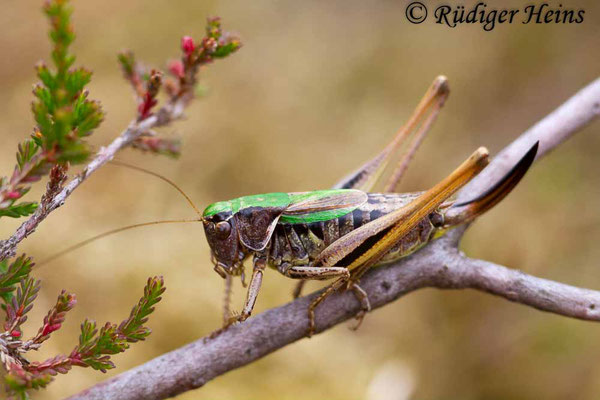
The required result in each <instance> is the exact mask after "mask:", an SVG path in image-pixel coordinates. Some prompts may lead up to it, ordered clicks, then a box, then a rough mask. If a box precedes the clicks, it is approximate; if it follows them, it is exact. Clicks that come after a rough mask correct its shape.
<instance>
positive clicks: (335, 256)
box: [45, 76, 538, 336]
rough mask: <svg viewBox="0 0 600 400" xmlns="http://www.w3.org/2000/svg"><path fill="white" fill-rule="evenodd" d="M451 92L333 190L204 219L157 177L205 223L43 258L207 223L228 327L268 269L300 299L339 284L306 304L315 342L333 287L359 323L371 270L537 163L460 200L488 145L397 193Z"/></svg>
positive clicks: (227, 205) (233, 208) (262, 200)
mask: <svg viewBox="0 0 600 400" xmlns="http://www.w3.org/2000/svg"><path fill="white" fill-rule="evenodd" d="M447 96H448V84H447V80H446V78H445V77H442V76H440V77H438V78H436V79H435V80H434V82H433V84H432V85H431V86H430V88H429V89H428V90H427V92H426V94H425V96H424V97H423V99H422V100H421V102H420V103H419V104H418V106H417V108H416V109H415V111H414V112H413V114H412V116H411V117H410V119H409V121H408V122H407V123H406V124H405V125H404V126H403V127H402V128H401V129H400V130H399V131H398V133H397V134H396V135H395V137H394V138H393V140H392V141H391V142H390V143H389V144H388V145H387V146H386V147H385V148H384V149H383V150H382V151H381V152H380V153H379V154H377V155H376V156H375V157H374V158H372V159H371V160H369V161H368V162H366V163H365V164H363V165H362V166H361V167H360V168H359V169H358V170H356V171H355V172H354V173H352V174H350V175H349V176H347V177H346V178H344V179H342V180H341V181H340V182H339V183H338V184H336V185H335V186H334V187H333V188H332V189H329V190H317V191H312V192H298V193H267V194H259V195H251V196H244V197H239V198H237V199H233V200H228V201H221V202H217V203H213V204H211V205H209V206H208V207H207V208H206V209H205V210H204V212H203V213H200V212H199V210H198V208H197V207H196V206H195V205H194V204H193V202H192V201H191V199H190V198H189V197H188V196H187V195H186V194H185V193H184V192H183V191H182V190H181V189H180V188H178V187H177V186H176V185H175V184H174V183H173V182H171V181H170V180H168V179H166V178H164V177H162V176H160V175H158V174H156V173H152V172H150V173H151V174H152V175H154V176H158V177H159V178H161V179H163V180H165V181H166V182H167V183H169V184H171V185H172V186H174V187H175V188H176V189H177V190H178V191H179V192H180V193H181V194H182V195H183V196H184V197H185V198H186V200H187V201H188V202H189V203H190V204H191V205H192V207H193V208H194V209H195V211H196V212H197V213H198V216H199V218H198V219H195V220H174V221H156V222H150V223H144V224H136V225H133V226H129V227H124V228H119V229H116V230H113V231H110V232H106V233H103V234H101V235H98V236H95V237H93V238H91V239H88V240H86V241H84V242H81V243H78V244H76V245H75V246H71V247H70V248H68V249H66V250H65V251H62V252H60V253H58V254H56V255H55V256H52V257H50V258H49V259H48V260H46V261H45V262H47V261H49V260H50V259H54V258H56V257H57V256H60V255H62V254H64V253H65V252H68V251H71V250H73V249H75V248H78V247H81V246H82V245H84V244H87V243H89V242H90V241H92V240H96V239H98V238H100V237H103V236H106V235H108V234H111V233H115V232H119V231H122V230H125V229H129V228H132V227H138V226H144V225H150V224H157V223H173V222H197V221H201V222H202V223H203V226H204V230H205V233H206V238H207V241H208V244H209V246H210V249H211V258H212V261H213V264H214V269H215V271H216V272H217V273H218V274H219V275H220V276H221V277H223V278H224V279H225V280H226V293H225V305H224V328H226V327H228V326H229V325H231V324H233V323H235V322H241V321H244V320H245V319H247V318H248V317H249V316H250V315H251V313H252V310H253V308H254V304H255V302H256V299H257V296H258V293H259V291H260V287H261V283H262V278H263V274H264V271H265V269H266V268H267V267H269V268H271V269H275V270H277V271H279V272H280V273H281V274H283V275H284V276H286V277H288V278H292V279H297V280H299V284H298V286H297V287H296V290H295V291H294V297H298V296H299V295H300V293H301V289H302V285H303V284H304V283H305V282H306V281H307V280H329V279H331V280H333V283H331V284H330V285H329V286H327V287H326V288H325V289H324V290H323V291H322V292H321V293H320V295H319V296H318V297H317V298H316V299H315V300H314V301H313V302H312V303H311V304H310V306H309V308H308V321H309V322H308V327H307V335H308V336H312V334H313V333H314V329H315V322H314V310H315V308H316V307H317V306H318V305H319V304H320V303H321V302H323V301H324V300H325V299H326V298H327V296H329V295H330V294H332V293H333V292H335V291H336V290H352V291H353V292H354V294H355V295H356V297H357V299H358V300H359V301H360V304H361V311H360V313H359V314H358V315H357V320H358V323H357V325H356V327H358V326H359V325H360V323H361V322H362V319H363V317H364V315H365V313H367V312H368V311H370V308H371V307H370V304H369V299H368V296H367V294H366V293H365V291H364V290H363V289H362V288H361V287H360V278H361V277H362V276H363V274H364V273H365V272H367V271H368V270H369V269H370V268H372V267H375V266H379V265H383V264H386V263H390V262H393V261H397V260H399V259H400V258H402V257H406V256H408V255H410V254H412V253H414V252H415V251H416V250H418V249H419V248H421V247H423V246H424V245H426V244H427V243H429V242H430V241H431V240H434V239H436V238H438V237H440V236H442V235H443V234H444V233H445V232H447V231H448V230H449V229H451V228H453V227H456V226H459V225H462V224H464V223H467V222H469V221H471V220H473V219H474V218H476V217H478V216H479V215H481V214H483V213H484V212H485V211H487V210H489V209H490V208H492V207H493V206H494V205H495V204H497V203H498V202H499V201H501V200H502V199H503V198H504V197H505V196H506V195H507V194H508V193H510V191H511V190H512V189H513V188H514V187H515V186H516V185H517V183H518V182H519V181H520V179H521V178H522V177H523V176H524V175H525V173H526V172H527V170H528V169H529V167H530V166H531V164H532V162H533V160H534V159H535V156H536V152H537V145H538V144H537V143H536V144H535V145H534V146H533V147H532V148H531V149H530V150H529V151H528V152H527V153H526V154H525V155H524V156H523V157H522V159H521V160H520V161H519V162H518V163H517V164H516V165H515V166H514V167H513V168H512V169H511V171H509V172H508V173H507V174H506V175H505V176H504V177H503V178H502V179H501V180H500V181H499V182H497V183H496V184H495V185H494V186H492V187H491V188H490V189H489V190H488V191H487V192H485V193H483V194H481V195H480V196H478V197H476V198H475V199H473V200H471V201H468V202H463V203H460V204H457V203H456V202H455V201H453V200H451V197H452V196H453V195H454V194H455V193H456V192H457V191H458V190H459V189H460V188H461V187H463V186H464V185H465V184H466V183H467V182H469V181H470V180H471V179H472V178H473V177H474V176H476V175H477V174H478V173H479V172H480V171H481V170H482V169H483V168H485V166H486V165H487V163H488V151H487V150H486V149H485V148H483V147H481V148H479V149H477V150H476V151H475V152H474V153H473V154H472V155H471V156H470V157H469V158H467V159H466V160H465V161H464V162H463V163H462V164H461V165H460V166H459V167H458V168H456V169H455V170H454V171H453V172H452V173H451V174H450V175H448V176H447V177H446V178H444V179H443V180H442V181H440V182H439V183H438V184H436V185H435V186H433V187H432V188H431V189H429V190H427V191H425V192H416V193H397V192H395V190H396V187H397V185H398V183H399V181H400V179H401V177H402V175H403V173H404V171H405V170H406V168H407V166H408V163H409V161H410V159H411V158H412V156H413V155H414V153H415V152H416V150H417V148H418V147H419V145H420V143H421V142H422V140H423V138H424V136H425V134H426V132H427V131H428V129H429V128H430V126H431V124H432V123H433V121H434V120H435V118H436V116H437V114H438V112H439V110H440V109H441V107H442V106H443V104H444V102H445V100H446V98H447ZM413 133H414V135H413V136H412V139H411V141H410V142H409V143H408V145H407V146H406V147H407V148H406V150H405V153H404V155H403V157H401V159H400V162H399V163H398V166H397V167H396V168H395V170H394V171H392V173H391V174H390V177H389V179H388V180H387V182H386V184H385V185H384V188H383V191H382V192H379V193H378V192H372V190H373V188H374V187H375V185H376V183H377V182H378V181H379V180H380V178H381V176H382V175H383V173H384V171H385V170H386V167H387V166H388V165H389V163H390V161H391V159H392V157H393V156H394V154H395V153H396V152H397V150H398V149H399V148H400V147H401V145H402V144H403V143H404V142H405V141H406V140H407V139H408V137H410V136H411V135H412V134H413ZM120 165H124V166H129V165H127V164H124V163H120ZM129 167H131V166H129ZM133 168H134V169H137V170H141V171H144V172H149V171H146V170H144V169H143V168H139V167H133ZM250 257H252V275H251V278H250V282H249V285H248V290H247V295H246V300H245V303H244V307H243V309H242V311H241V313H239V314H236V315H233V316H232V315H231V313H230V311H229V302H230V301H229V298H230V292H231V285H232V277H234V276H240V277H241V279H242V283H243V284H244V286H246V284H245V267H244V262H245V261H246V260H247V259H249V258H250Z"/></svg>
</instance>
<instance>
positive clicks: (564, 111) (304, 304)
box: [69, 79, 600, 400]
mask: <svg viewBox="0 0 600 400" xmlns="http://www.w3.org/2000/svg"><path fill="white" fill-rule="evenodd" d="M599 114H600V79H597V80H595V81H594V82H592V83H590V84H589V85H588V86H587V87H585V88H584V89H582V90H581V91H579V92H578V93H577V94H575V95H574V96H573V97H572V98H571V99H569V100H568V101H567V102H565V103H564V104H563V105H561V106H560V107H559V108H558V109H556V110H555V111H554V112H552V113H551V114H549V115H548V116H547V117H545V118H544V119H543V120H541V121H540V122H539V123H537V124H536V125H535V126H533V127H532V128H531V129H529V130H528V131H527V132H525V133H524V134H523V135H521V136H520V137H519V138H517V139H516V140H515V141H514V142H513V143H512V144H510V145H509V146H507V147H506V148H505V149H504V150H503V151H502V152H501V153H500V155H499V156H498V157H496V158H495V159H494V160H493V161H492V163H491V164H490V165H489V166H488V168H486V169H485V170H484V173H482V174H480V175H479V176H478V177H477V178H476V179H477V180H476V181H475V182H474V183H473V184H472V185H469V187H468V188H465V189H464V190H463V192H462V193H463V195H464V196H466V197H472V196H475V195H477V194H479V193H481V191H482V190H484V189H485V188H486V187H489V186H490V185H492V184H493V183H494V182H496V179H497V177H500V176H502V175H503V174H504V173H506V171H507V170H508V169H509V168H510V167H511V166H512V165H513V163H514V162H515V161H516V160H518V159H519V158H520V157H521V156H522V155H523V154H524V152H525V151H526V150H527V149H529V147H530V145H531V144H532V143H534V142H535V141H536V140H539V141H540V155H541V154H544V153H546V152H548V151H550V150H551V149H553V148H555V147H556V146H558V145H559V144H560V143H562V142H563V141H564V140H566V139H567V138H569V137H570V136H571V135H573V134H574V133H575V132H577V131H578V130H580V129H581V128H582V127H583V126H585V125H586V124H587V123H589V122H590V121H592V120H593V119H594V118H596V117H597V116H598V115H599ZM465 230H466V227H460V228H457V229H454V230H453V231H451V232H450V233H448V234H447V235H446V236H445V237H443V238H441V239H439V240H437V241H435V242H433V243H432V244H430V245H428V246H426V247H425V248H423V249H422V250H420V251H419V252H417V253H416V254H414V255H412V256H410V257H407V258H405V259H403V260H401V261H400V262H398V263H395V264H393V265H390V266H388V267H380V268H375V269H374V270H373V271H371V272H370V273H369V274H367V275H366V276H365V277H364V278H363V279H362V281H361V287H363V288H364V289H365V291H366V292H367V294H368V296H369V299H370V302H371V305H372V307H373V308H378V307H381V306H383V305H385V304H387V303H390V302H392V301H394V300H396V299H398V298H399V297H401V296H403V295H405V294H407V293H409V292H411V291H414V290H417V289H421V288H425V287H433V288H442V289H466V288H471V289H476V290H480V291H484V292H487V293H491V294H494V295H497V296H501V297H504V298H506V299H508V300H510V301H514V302H518V303H521V304H524V305H527V306H530V307H534V308H537V309H539V310H542V311H547V312H552V313H555V314H559V315H563V316H567V317H573V318H579V319H584V320H590V321H600V291H594V290H588V289H581V288H577V287H573V286H569V285H565V284H562V283H558V282H553V281H550V280H546V279H541V278H536V277H534V276H531V275H527V274H525V273H523V272H521V271H518V270H513V269H509V268H506V267H503V266H500V265H496V264H492V263H490V262H487V261H482V260H474V259H470V258H467V257H466V256H464V255H463V254H462V253H460V252H459V251H458V244H459V242H460V239H461V238H462V235H463V234H464V232H465ZM317 294H318V293H313V294H311V295H309V296H306V297H302V298H299V299H297V300H295V301H292V302H290V303H288V304H286V305H284V306H281V307H278V308H274V309H271V310H268V311H265V312H263V313H262V314H259V315H257V316H255V317H253V318H250V319H249V320H247V321H245V322H244V323H241V324H239V325H235V326H232V327H230V328H229V329H227V330H226V331H224V332H223V333H221V334H220V335H218V336H216V337H215V338H212V339H211V338H204V339H200V340H197V341H195V342H193V343H190V344H188V345H187V346H184V347H181V348H179V349H177V350H174V351H171V352H169V353H166V354H163V355H161V356H160V357H157V358H155V359H153V360H151V361H148V362H147V363H145V364H142V365H140V366H138V367H136V368H133V369H131V370H129V371H126V372H124V373H122V374H120V375H118V376H116V377H114V378H112V379H109V380H107V381H105V382H102V383H99V384H97V385H95V386H93V387H91V388H89V389H87V390H85V391H83V392H81V393H79V394H77V395H75V396H72V397H70V398H69V399H71V400H80V399H88V400H96V399H98V400H99V399H110V398H119V399H122V400H137V399H140V400H141V399H145V400H159V399H164V398H167V397H172V396H175V395H177V394H180V393H183V392H186V391H188V390H192V389H195V388H198V387H201V386H202V385H204V384H206V383H207V382H208V381H210V380H211V379H214V378H215V377H217V376H219V375H222V374H224V373H226V372H228V371H231V370H233V369H236V368H239V367H242V366H244V365H246V364H249V363H251V362H253V361H255V360H257V359H259V358H261V357H263V356H265V355H267V354H269V353H272V352H274V351H276V350H278V349H280V348H282V347H284V346H286V345H288V344H290V343H293V342H295V341H296V340H299V339H302V338H303V337H305V336H306V333H307V326H308V318H307V308H308V305H309V304H310V302H311V301H312V299H314V298H315V296H316V295H317ZM360 308H361V307H360V305H359V303H358V301H357V300H356V298H355V296H354V295H353V294H352V293H349V292H344V293H339V294H336V295H333V296H331V297H330V298H328V299H327V301H326V302H325V303H323V304H322V305H321V306H320V307H319V308H317V311H316V332H323V331H325V330H327V329H329V328H331V327H332V326H334V325H337V324H339V323H340V322H342V321H345V320H347V319H349V318H352V317H353V316H355V315H356V313H357V312H358V311H360Z"/></svg>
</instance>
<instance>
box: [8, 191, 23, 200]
mask: <svg viewBox="0 0 600 400" xmlns="http://www.w3.org/2000/svg"><path fill="white" fill-rule="evenodd" d="M19 197H21V193H19V192H18V191H16V190H13V191H12V192H8V193H7V194H6V198H7V199H10V200H14V199H18V198H19Z"/></svg>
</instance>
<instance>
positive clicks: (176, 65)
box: [169, 60, 184, 78]
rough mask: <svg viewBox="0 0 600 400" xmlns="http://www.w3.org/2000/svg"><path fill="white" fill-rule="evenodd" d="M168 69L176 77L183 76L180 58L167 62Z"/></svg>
mask: <svg viewBox="0 0 600 400" xmlns="http://www.w3.org/2000/svg"><path fill="white" fill-rule="evenodd" d="M169 71H171V73H172V74H173V75H174V76H176V77H178V78H183V74H184V70H183V63H182V62H181V61H180V60H173V61H171V62H170V63H169Z"/></svg>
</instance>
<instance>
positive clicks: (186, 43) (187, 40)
mask: <svg viewBox="0 0 600 400" xmlns="http://www.w3.org/2000/svg"><path fill="white" fill-rule="evenodd" d="M195 48H196V46H195V45H194V39H192V38H191V37H190V36H184V37H182V38H181V49H182V50H183V52H184V53H185V55H186V56H188V57H189V56H190V55H191V54H192V53H193V52H194V49H195Z"/></svg>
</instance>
